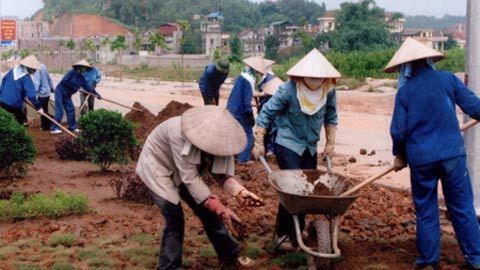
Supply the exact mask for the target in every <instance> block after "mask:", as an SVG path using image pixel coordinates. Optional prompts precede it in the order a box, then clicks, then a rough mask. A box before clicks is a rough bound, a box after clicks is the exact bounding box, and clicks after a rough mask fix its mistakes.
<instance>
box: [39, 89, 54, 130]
mask: <svg viewBox="0 0 480 270" xmlns="http://www.w3.org/2000/svg"><path fill="white" fill-rule="evenodd" d="M38 101H39V102H40V104H41V105H42V109H43V111H44V112H45V113H46V114H48V115H50V116H51V114H50V113H49V112H48V103H49V101H50V97H49V96H48V97H39V98H38ZM40 121H41V123H42V130H50V127H51V125H52V122H51V121H50V120H48V119H47V118H46V117H44V116H41V117H40Z"/></svg>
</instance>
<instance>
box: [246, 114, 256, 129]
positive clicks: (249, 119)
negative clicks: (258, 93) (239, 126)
mask: <svg viewBox="0 0 480 270" xmlns="http://www.w3.org/2000/svg"><path fill="white" fill-rule="evenodd" d="M246 117H247V125H249V126H251V127H254V126H255V116H254V115H253V112H248V113H247V115H246Z"/></svg>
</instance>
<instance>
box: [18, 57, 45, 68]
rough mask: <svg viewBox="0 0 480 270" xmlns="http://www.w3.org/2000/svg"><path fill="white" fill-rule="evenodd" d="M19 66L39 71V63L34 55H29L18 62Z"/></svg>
mask: <svg viewBox="0 0 480 270" xmlns="http://www.w3.org/2000/svg"><path fill="white" fill-rule="evenodd" d="M19 64H20V65H22V66H24V67H28V68H33V69H40V66H41V64H40V62H39V61H38V59H37V57H36V56H35V55H29V56H27V57H25V58H24V59H22V60H21V61H20V62H19Z"/></svg>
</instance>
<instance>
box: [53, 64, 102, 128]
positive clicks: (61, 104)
mask: <svg viewBox="0 0 480 270" xmlns="http://www.w3.org/2000/svg"><path fill="white" fill-rule="evenodd" d="M72 67H73V68H72V69H71V70H70V71H68V72H67V74H65V76H63V78H62V80H61V81H60V83H59V84H58V85H57V88H56V89H55V120H56V121H57V122H58V123H61V122H62V118H63V110H64V109H65V112H66V113H67V122H68V129H69V130H71V131H74V132H80V130H79V129H78V128H77V121H76V119H75V106H74V105H73V101H72V95H73V94H75V93H76V92H77V91H78V89H80V87H81V88H83V89H85V90H86V91H88V92H90V93H92V94H94V95H96V96H97V98H102V97H101V96H100V94H99V93H98V92H97V91H95V89H93V88H92V87H90V85H89V84H88V82H87V80H85V77H84V76H83V75H82V73H83V72H86V71H88V70H90V69H91V68H92V65H90V64H89V63H88V62H87V61H85V60H81V61H79V62H78V63H76V64H74V65H73V66H72ZM50 133H52V134H60V133H62V131H61V130H60V129H59V127H57V125H55V124H53V125H52V127H51V129H50Z"/></svg>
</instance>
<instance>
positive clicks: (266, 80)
mask: <svg viewBox="0 0 480 270" xmlns="http://www.w3.org/2000/svg"><path fill="white" fill-rule="evenodd" d="M274 78H275V75H273V74H270V73H267V75H266V76H265V77H264V78H263V80H262V81H261V82H260V83H259V84H258V91H260V92H263V87H264V86H265V84H267V82H269V81H271V80H273V79H274Z"/></svg>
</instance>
